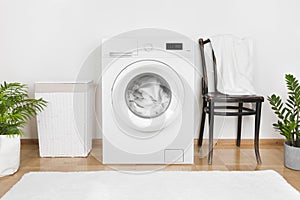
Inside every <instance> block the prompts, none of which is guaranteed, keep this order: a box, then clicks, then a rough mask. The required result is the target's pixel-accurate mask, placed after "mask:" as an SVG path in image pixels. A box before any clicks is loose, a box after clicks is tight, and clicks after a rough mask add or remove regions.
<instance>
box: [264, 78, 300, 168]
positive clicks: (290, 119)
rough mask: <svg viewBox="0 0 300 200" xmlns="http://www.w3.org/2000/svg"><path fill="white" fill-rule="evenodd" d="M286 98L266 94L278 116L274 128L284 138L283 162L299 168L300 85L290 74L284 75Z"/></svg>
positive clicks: (290, 166)
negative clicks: (286, 90) (284, 99)
mask: <svg viewBox="0 0 300 200" xmlns="http://www.w3.org/2000/svg"><path fill="white" fill-rule="evenodd" d="M285 81H286V85H287V89H288V98H287V100H286V102H283V101H282V99H281V97H280V96H278V95H275V94H272V95H271V96H268V101H269V102H270V104H271V107H272V109H273V111H274V113H275V114H276V115H277V117H278V121H277V123H274V124H273V126H274V128H275V129H276V130H277V131H279V133H280V134H281V135H283V136H285V138H286V142H285V144H284V163H285V166H286V167H288V168H291V169H295V170H300V130H299V128H300V85H299V81H298V80H297V78H296V77H295V76H293V75H291V74H286V75H285Z"/></svg>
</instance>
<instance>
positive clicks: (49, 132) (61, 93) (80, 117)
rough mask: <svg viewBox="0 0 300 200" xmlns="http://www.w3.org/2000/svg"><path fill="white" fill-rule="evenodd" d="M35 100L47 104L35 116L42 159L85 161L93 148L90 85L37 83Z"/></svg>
mask: <svg viewBox="0 0 300 200" xmlns="http://www.w3.org/2000/svg"><path fill="white" fill-rule="evenodd" d="M35 97H36V98H43V99H45V100H46V101H48V105H47V107H46V108H45V110H44V111H43V112H41V113H39V114H38V116H37V125H38V136H39V148H40V156H41V157H86V156H87V155H88V153H89V152H90V150H91V148H92V132H93V130H94V129H93V125H94V119H93V112H94V91H93V84H92V82H76V83H36V84H35Z"/></svg>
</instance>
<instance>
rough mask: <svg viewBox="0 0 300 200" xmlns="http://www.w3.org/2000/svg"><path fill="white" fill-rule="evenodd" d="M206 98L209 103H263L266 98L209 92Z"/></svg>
mask: <svg viewBox="0 0 300 200" xmlns="http://www.w3.org/2000/svg"><path fill="white" fill-rule="evenodd" d="M204 98H205V100H206V101H207V102H211V101H213V102H232V103H238V102H245V103H247V102H263V101H264V97H263V96H258V95H231V94H222V93H220V92H209V93H207V94H205V95H204Z"/></svg>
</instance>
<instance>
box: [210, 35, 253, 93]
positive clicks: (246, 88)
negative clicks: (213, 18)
mask: <svg viewBox="0 0 300 200" xmlns="http://www.w3.org/2000/svg"><path fill="white" fill-rule="evenodd" d="M210 40H211V43H212V47H213V49H214V52H215V56H216V62H217V72H218V85H217V89H218V90H219V91H220V92H222V93H225V94H231V95H250V94H255V91H254V87H253V65H252V60H253V48H252V47H253V42H252V40H251V39H248V38H243V39H241V38H237V37H235V36H232V35H219V36H213V37H211V38H210Z"/></svg>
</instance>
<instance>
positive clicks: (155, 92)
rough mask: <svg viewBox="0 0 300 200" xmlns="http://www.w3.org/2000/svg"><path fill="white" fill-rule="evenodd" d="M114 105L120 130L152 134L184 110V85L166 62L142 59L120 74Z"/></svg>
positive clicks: (114, 95)
mask: <svg viewBox="0 0 300 200" xmlns="http://www.w3.org/2000/svg"><path fill="white" fill-rule="evenodd" d="M111 95H112V98H111V99H112V108H113V113H114V116H115V120H116V123H117V124H118V126H119V128H120V130H122V131H123V132H124V133H126V134H129V135H131V136H137V137H147V136H153V134H156V133H157V132H159V131H161V130H163V129H164V128H165V127H167V126H169V125H170V124H172V122H174V120H175V119H176V117H178V115H180V114H181V111H182V103H183V100H184V88H183V84H182V81H181V78H180V77H179V75H178V74H177V73H176V72H175V71H174V70H173V69H172V68H171V67H170V66H168V65H167V64H166V63H163V62H161V61H157V60H139V61H137V62H134V63H131V64H129V65H128V66H126V67H125V68H124V70H122V71H121V72H120V73H119V75H118V76H117V78H116V80H115V82H114V84H113V87H112V89H111Z"/></svg>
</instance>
